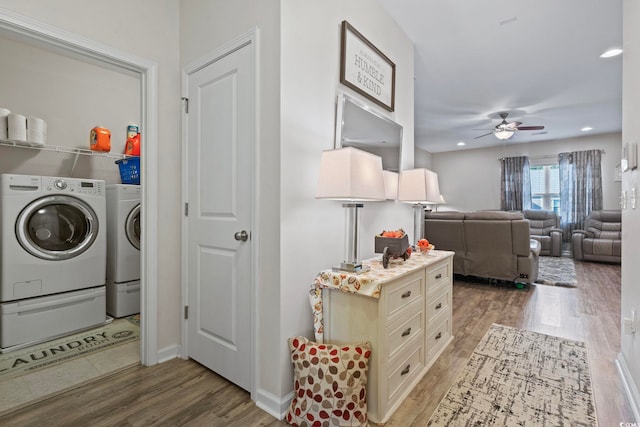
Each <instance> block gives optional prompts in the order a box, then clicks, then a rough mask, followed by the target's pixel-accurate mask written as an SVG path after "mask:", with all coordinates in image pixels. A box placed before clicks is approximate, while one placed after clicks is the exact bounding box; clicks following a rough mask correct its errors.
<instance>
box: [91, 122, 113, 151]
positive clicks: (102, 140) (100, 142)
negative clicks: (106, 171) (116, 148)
mask: <svg viewBox="0 0 640 427" xmlns="http://www.w3.org/2000/svg"><path fill="white" fill-rule="evenodd" d="M89 145H90V147H91V149H92V150H93V151H106V152H109V151H111V132H110V131H109V129H107V128H103V127H99V126H96V127H94V128H93V129H91V135H90V136H89Z"/></svg>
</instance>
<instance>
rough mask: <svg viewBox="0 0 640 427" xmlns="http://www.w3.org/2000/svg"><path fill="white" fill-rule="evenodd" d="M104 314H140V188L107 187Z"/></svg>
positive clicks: (126, 185)
mask: <svg viewBox="0 0 640 427" xmlns="http://www.w3.org/2000/svg"><path fill="white" fill-rule="evenodd" d="M106 198H107V313H109V314H110V315H111V316H114V317H123V316H128V315H131V314H135V313H139V312H140V201H141V190H140V186H139V185H130V184H112V185H107V191H106Z"/></svg>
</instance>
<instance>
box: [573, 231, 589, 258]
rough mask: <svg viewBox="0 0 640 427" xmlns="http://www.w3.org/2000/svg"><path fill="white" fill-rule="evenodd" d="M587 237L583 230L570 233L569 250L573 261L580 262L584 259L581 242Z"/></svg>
mask: <svg viewBox="0 0 640 427" xmlns="http://www.w3.org/2000/svg"><path fill="white" fill-rule="evenodd" d="M586 236H587V232H586V231H584V230H574V231H573V233H571V248H572V250H573V259H576V260H578V261H581V260H582V259H584V253H583V252H582V241H583V240H584V238H585V237H586Z"/></svg>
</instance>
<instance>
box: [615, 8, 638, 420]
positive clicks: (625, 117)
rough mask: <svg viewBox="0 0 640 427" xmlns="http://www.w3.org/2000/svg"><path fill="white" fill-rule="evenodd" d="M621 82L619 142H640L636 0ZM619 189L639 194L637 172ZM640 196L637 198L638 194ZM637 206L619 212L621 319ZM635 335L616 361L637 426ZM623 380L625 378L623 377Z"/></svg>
mask: <svg viewBox="0 0 640 427" xmlns="http://www.w3.org/2000/svg"><path fill="white" fill-rule="evenodd" d="M623 7H624V13H623V17H624V18H623V19H624V23H623V28H624V30H623V40H624V47H623V48H624V54H623V55H624V57H623V82H622V104H623V105H622V141H623V143H626V142H635V143H638V142H640V121H639V120H638V117H640V99H639V98H638V94H639V93H640V78H639V77H638V76H639V75H640V27H639V26H638V22H639V21H640V5H639V4H638V2H637V1H635V0H625V1H624V3H623ZM622 187H623V189H624V190H625V191H627V194H629V195H630V194H631V188H635V189H636V191H640V170H638V169H636V170H633V171H628V172H623V174H622ZM639 196H640V194H639ZM638 229H640V204H639V205H638V207H637V208H636V209H631V204H630V202H629V204H628V205H627V209H625V210H623V211H622V307H621V310H622V313H621V318H624V317H628V316H629V315H630V311H631V308H632V307H634V308H635V310H636V319H638V317H640V286H639V283H638V277H640V266H639V265H638V254H640V238H638ZM635 327H636V333H635V334H634V335H627V334H625V333H624V328H623V332H622V339H621V347H622V349H621V350H622V352H621V356H620V357H619V358H618V359H619V360H620V362H621V365H622V366H624V367H625V368H626V370H625V369H623V372H624V373H625V374H626V380H627V382H628V384H629V386H630V389H631V392H630V393H629V395H630V398H631V399H630V400H631V401H632V402H633V406H634V408H635V417H636V422H638V423H640V392H639V390H640V321H638V320H636V324H635ZM623 377H624V376H623Z"/></svg>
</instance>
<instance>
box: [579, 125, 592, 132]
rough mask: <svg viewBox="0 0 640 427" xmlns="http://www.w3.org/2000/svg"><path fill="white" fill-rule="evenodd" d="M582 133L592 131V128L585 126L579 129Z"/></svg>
mask: <svg viewBox="0 0 640 427" xmlns="http://www.w3.org/2000/svg"><path fill="white" fill-rule="evenodd" d="M580 130H581V131H582V132H589V131H590V130H593V128H592V127H591V126H585V127H583V128H582V129H580Z"/></svg>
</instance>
